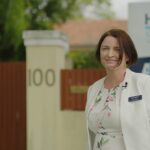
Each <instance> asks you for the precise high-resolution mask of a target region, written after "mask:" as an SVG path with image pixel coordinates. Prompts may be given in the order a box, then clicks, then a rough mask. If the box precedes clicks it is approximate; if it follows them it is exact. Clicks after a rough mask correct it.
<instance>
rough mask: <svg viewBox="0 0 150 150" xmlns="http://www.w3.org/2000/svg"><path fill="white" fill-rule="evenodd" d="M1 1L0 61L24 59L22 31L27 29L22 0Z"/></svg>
mask: <svg viewBox="0 0 150 150" xmlns="http://www.w3.org/2000/svg"><path fill="white" fill-rule="evenodd" d="M1 1H2V4H1V7H0V18H1V19H0V20H1V22H0V27H1V28H0V32H1V36H0V60H1V61H6V60H16V59H18V60H19V59H25V51H24V49H25V48H24V46H23V41H22V31H23V30H24V29H26V28H27V22H26V20H25V13H24V10H25V4H24V0H1ZM6 10H7V11H6Z"/></svg>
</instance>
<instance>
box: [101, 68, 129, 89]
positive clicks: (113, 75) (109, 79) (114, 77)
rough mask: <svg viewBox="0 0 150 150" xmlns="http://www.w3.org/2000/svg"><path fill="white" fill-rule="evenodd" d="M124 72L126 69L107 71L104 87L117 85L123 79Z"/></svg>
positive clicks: (108, 87)
mask: <svg viewBox="0 0 150 150" xmlns="http://www.w3.org/2000/svg"><path fill="white" fill-rule="evenodd" d="M125 73H126V69H119V70H115V71H107V75H106V78H105V81H104V87H105V88H107V89H110V88H113V87H115V86H117V85H119V84H120V83H121V82H122V81H123V80H124V77H125Z"/></svg>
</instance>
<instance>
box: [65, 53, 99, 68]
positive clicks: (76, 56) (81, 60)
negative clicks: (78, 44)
mask: <svg viewBox="0 0 150 150" xmlns="http://www.w3.org/2000/svg"><path fill="white" fill-rule="evenodd" d="M66 57H67V58H69V59H71V60H72V62H73V68H74V69H78V68H100V67H102V65H101V64H100V63H99V62H98V61H97V60H96V57H95V52H94V51H90V52H85V51H69V52H68V53H67V55H66Z"/></svg>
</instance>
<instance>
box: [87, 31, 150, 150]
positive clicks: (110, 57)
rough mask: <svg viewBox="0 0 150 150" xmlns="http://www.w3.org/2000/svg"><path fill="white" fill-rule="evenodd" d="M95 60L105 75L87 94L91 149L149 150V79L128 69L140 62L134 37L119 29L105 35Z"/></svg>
mask: <svg viewBox="0 0 150 150" xmlns="http://www.w3.org/2000/svg"><path fill="white" fill-rule="evenodd" d="M96 57H97V59H98V61H99V62H101V63H102V64H103V66H104V68H105V70H106V76H105V77H104V78H102V79H100V80H98V81H96V82H95V83H94V84H92V85H91V86H90V87H89V89H88V92H87V104H86V110H85V111H86V120H87V131H88V132H87V133H88V143H89V150H114V149H115V150H131V149H132V150H141V149H144V150H150V144H149V141H150V134H149V133H150V101H149V97H150V92H149V88H150V76H148V75H144V74H142V73H141V74H140V73H135V72H132V71H131V70H129V69H128V68H127V67H128V66H131V65H132V64H134V63H135V62H136V60H137V52H136V49H135V46H134V44H133V42H132V40H131V38H130V37H129V35H128V34H127V33H126V32H125V31H123V30H120V29H111V30H109V31H107V32H105V33H104V34H103V35H102V36H101V38H100V40H99V42H98V46H97V50H96ZM133 120H134V121H133ZM137 124H138V126H137ZM137 141H138V142H137Z"/></svg>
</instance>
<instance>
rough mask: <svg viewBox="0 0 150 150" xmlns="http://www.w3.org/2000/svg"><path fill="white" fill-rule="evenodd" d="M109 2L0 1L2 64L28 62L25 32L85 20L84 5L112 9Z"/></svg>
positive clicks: (97, 0)
mask: <svg viewBox="0 0 150 150" xmlns="http://www.w3.org/2000/svg"><path fill="white" fill-rule="evenodd" d="M109 1H110V0H1V4H0V33H1V34H0V61H8V60H25V47H24V45H23V39H22V32H23V31H24V30H43V29H53V25H54V24H56V23H61V22H65V21H66V20H68V19H75V18H82V9H81V8H82V7H81V6H83V5H84V6H87V5H89V4H93V3H94V4H95V3H96V4H99V6H102V7H103V6H106V7H105V8H109V6H110V3H109ZM98 9H99V8H98ZM107 10H108V9H107ZM103 12H104V9H103ZM100 15H103V17H106V16H107V13H104V14H102V13H101V14H100ZM107 18H108V17H107ZM84 57H85V58H84V59H87V58H86V56H84ZM83 64H84V63H83Z"/></svg>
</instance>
